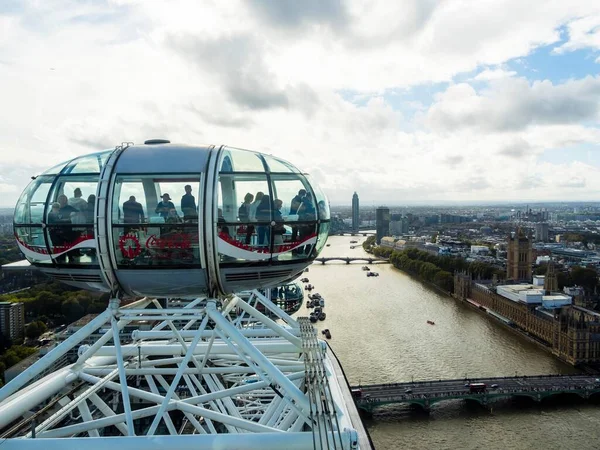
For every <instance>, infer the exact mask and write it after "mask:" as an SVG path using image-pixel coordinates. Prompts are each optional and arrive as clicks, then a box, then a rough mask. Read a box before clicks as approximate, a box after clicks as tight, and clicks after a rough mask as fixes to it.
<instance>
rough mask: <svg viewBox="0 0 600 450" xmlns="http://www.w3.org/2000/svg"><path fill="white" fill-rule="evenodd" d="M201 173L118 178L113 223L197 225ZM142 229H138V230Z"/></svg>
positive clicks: (114, 198) (114, 197) (114, 196)
mask: <svg viewBox="0 0 600 450" xmlns="http://www.w3.org/2000/svg"><path fill="white" fill-rule="evenodd" d="M199 180H200V174H198V176H197V177H193V178H190V176H189V175H182V176H179V175H172V176H156V175H154V176H143V175H139V176H137V175H133V176H125V177H119V178H117V180H116V182H115V189H114V195H113V213H112V222H113V223H114V224H119V223H131V224H142V223H152V224H160V223H169V222H170V223H180V222H185V223H197V222H198V201H197V199H198V198H199V189H200V181H199ZM137 228H139V227H137Z"/></svg>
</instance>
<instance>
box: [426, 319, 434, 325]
mask: <svg viewBox="0 0 600 450" xmlns="http://www.w3.org/2000/svg"><path fill="white" fill-rule="evenodd" d="M427 323H428V324H429V325H435V322H434V321H433V320H428V321H427Z"/></svg>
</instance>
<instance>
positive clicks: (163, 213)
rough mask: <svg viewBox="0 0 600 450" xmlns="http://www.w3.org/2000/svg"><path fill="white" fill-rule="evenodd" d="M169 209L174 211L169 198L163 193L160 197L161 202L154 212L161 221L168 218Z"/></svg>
mask: <svg viewBox="0 0 600 450" xmlns="http://www.w3.org/2000/svg"><path fill="white" fill-rule="evenodd" d="M171 208H173V209H175V205H174V204H173V202H172V201H171V196H170V195H169V194H166V193H165V194H163V195H162V201H160V202H159V203H158V205H157V206H156V209H155V212H156V213H157V214H158V215H159V216H160V217H162V218H163V219H166V218H167V217H169V210H170V209H171Z"/></svg>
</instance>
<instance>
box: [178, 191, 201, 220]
mask: <svg viewBox="0 0 600 450" xmlns="http://www.w3.org/2000/svg"><path fill="white" fill-rule="evenodd" d="M184 189H185V194H184V196H183V197H181V212H183V220H184V221H186V222H187V221H188V220H189V221H196V220H198V208H197V207H196V198H195V197H194V196H193V195H192V186H190V185H189V184H187V185H186V186H185V188H184Z"/></svg>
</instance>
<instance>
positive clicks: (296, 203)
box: [290, 189, 306, 242]
mask: <svg viewBox="0 0 600 450" xmlns="http://www.w3.org/2000/svg"><path fill="white" fill-rule="evenodd" d="M305 195H306V190H305V189H300V190H299V191H298V195H296V196H295V197H294V198H293V199H292V201H291V203H290V215H295V214H298V208H299V207H300V204H301V203H302V198H303V197H304V196H305ZM296 239H298V227H297V226H295V227H292V242H293V241H295V240H296Z"/></svg>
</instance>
